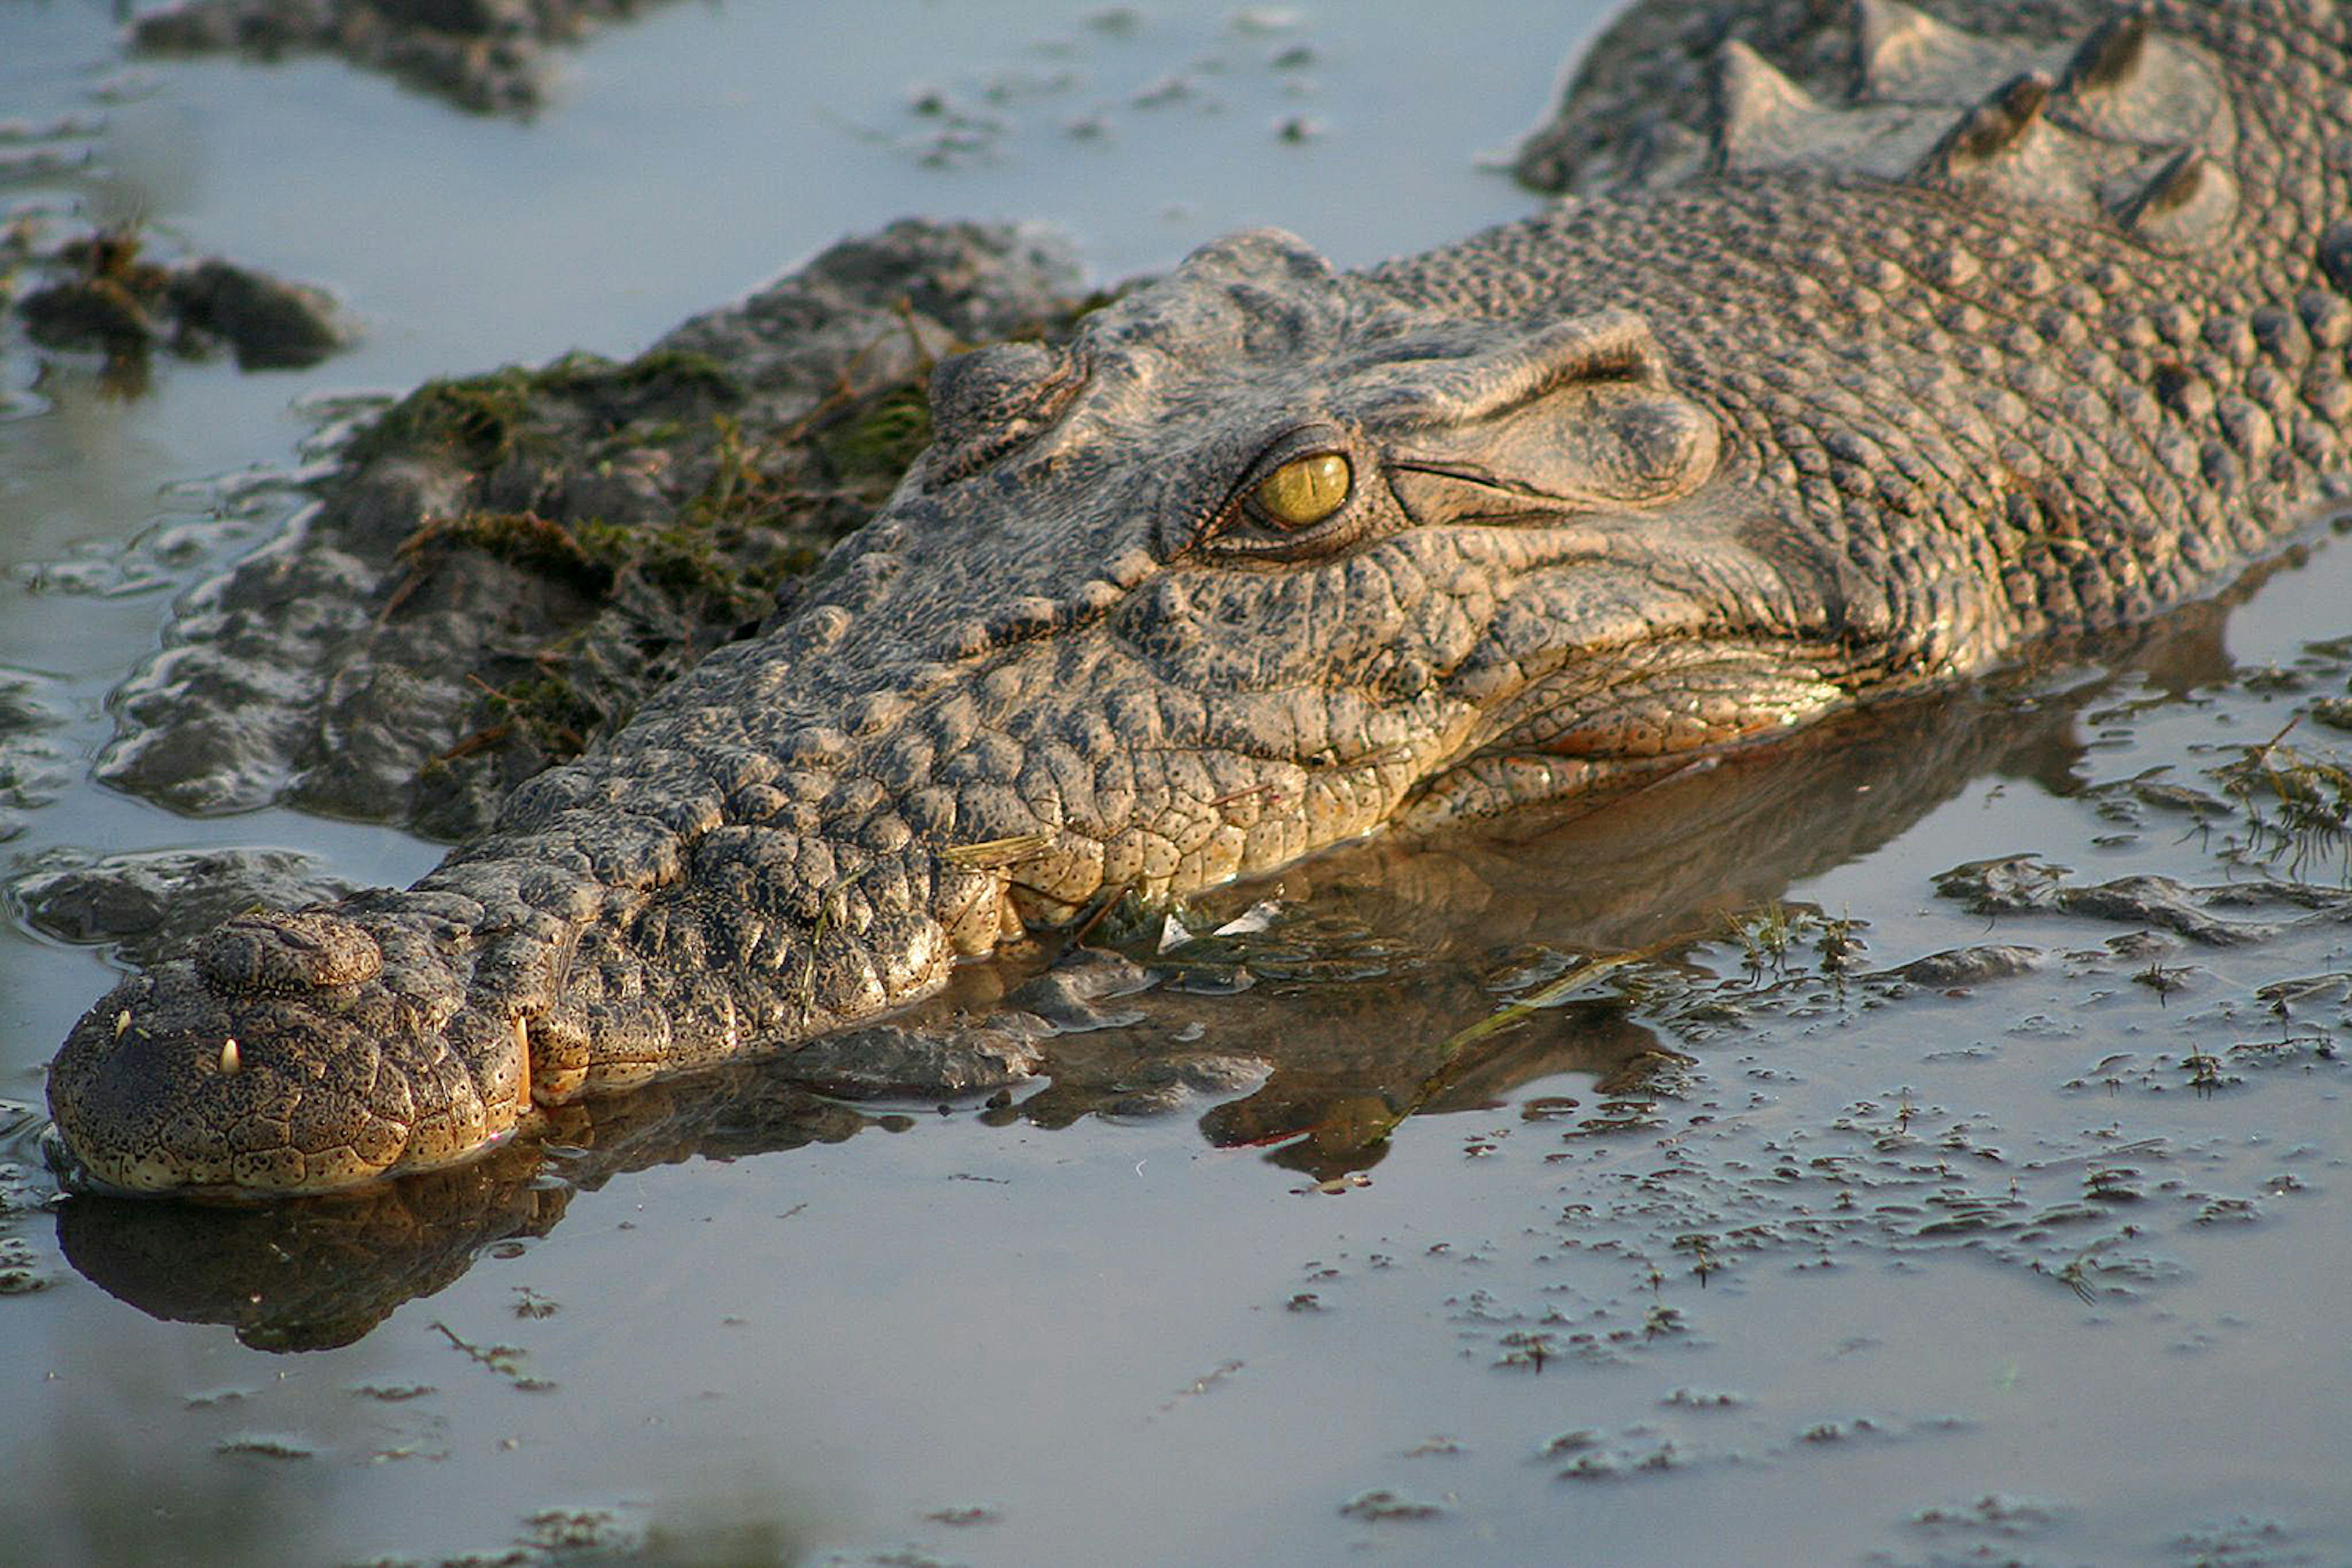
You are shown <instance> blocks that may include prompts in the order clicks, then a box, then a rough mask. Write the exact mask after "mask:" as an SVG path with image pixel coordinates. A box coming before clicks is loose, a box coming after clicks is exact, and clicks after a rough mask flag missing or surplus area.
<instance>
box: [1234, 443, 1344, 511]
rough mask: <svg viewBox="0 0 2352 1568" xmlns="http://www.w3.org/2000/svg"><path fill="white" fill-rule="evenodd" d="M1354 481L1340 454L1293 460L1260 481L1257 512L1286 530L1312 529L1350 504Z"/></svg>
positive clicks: (1317, 454) (1331, 453)
mask: <svg viewBox="0 0 2352 1568" xmlns="http://www.w3.org/2000/svg"><path fill="white" fill-rule="evenodd" d="M1354 478H1355V476H1354V473H1353V471H1352V470H1351V469H1350V468H1349V466H1348V459H1347V458H1344V457H1341V456H1340V455H1339V453H1337V452H1317V453H1314V454H1312V455H1311V456H1308V457H1304V458H1292V459H1291V460H1290V461H1288V462H1286V463H1285V464H1283V465H1282V467H1280V468H1276V469H1275V470H1274V472H1272V473H1270V474H1268V475H1266V477H1265V478H1264V479H1260V480H1259V481H1258V485H1257V506H1258V510H1260V511H1262V512H1264V513H1265V518H1266V521H1269V522H1272V523H1276V524H1277V525H1279V526H1281V527H1283V528H1307V527H1311V526H1313V525H1314V524H1316V523H1318V522H1321V521H1323V520H1324V519H1325V518H1327V517H1329V516H1330V515H1331V514H1332V513H1333V512H1335V511H1338V510H1339V509H1340V508H1341V507H1343V506H1345V505H1347V504H1348V489H1349V485H1350V484H1352V483H1353V482H1354Z"/></svg>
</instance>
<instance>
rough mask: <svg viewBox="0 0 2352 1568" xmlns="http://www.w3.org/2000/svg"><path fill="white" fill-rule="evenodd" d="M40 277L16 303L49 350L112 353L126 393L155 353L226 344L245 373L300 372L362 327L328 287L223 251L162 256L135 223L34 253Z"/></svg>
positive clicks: (186, 352) (137, 385)
mask: <svg viewBox="0 0 2352 1568" xmlns="http://www.w3.org/2000/svg"><path fill="white" fill-rule="evenodd" d="M30 265H31V268H32V269H33V270H34V271H35V273H36V275H37V277H38V278H39V279H40V281H38V282H37V283H36V284H35V285H34V286H33V287H31V288H29V289H26V291H25V293H24V295H23V297H22V298H21V299H20V300H17V302H16V312H17V314H18V316H19V317H21V318H22V320H23V321H24V323H25V331H26V334H27V335H28V336H29V337H31V339H32V340H33V341H34V342H37V343H39V344H41V345H42V346H43V347H45V348H51V349H63V350H69V351H71V350H87V351H94V352H96V353H101V354H103V355H105V356H106V359H107V362H108V367H109V376H110V384H113V385H114V386H115V388H116V389H117V390H119V391H122V392H126V393H130V392H137V391H139V390H141V389H142V387H143V386H144V384H145V380H146V372H147V363H148V360H149V358H150V357H151V356H152V354H154V353H157V352H159V351H162V352H168V353H173V354H175V355H178V356H179V357H181V358H184V359H205V358H209V357H211V356H212V355H213V354H215V353H220V352H222V351H223V350H226V351H227V352H228V353H232V354H234V355H235V356H236V363H237V368H238V369H240V370H299V369H303V368H306V367H308V366H310V365H314V364H317V363H319V362H320V361H321V360H323V359H325V358H327V357H328V356H329V355H330V354H332V353H336V352H337V351H338V350H340V349H343V348H346V347H348V346H350V344H351V343H352V341H353V338H354V332H353V331H352V327H351V325H350V323H349V322H347V321H345V320H344V319H343V317H342V315H341V312H340V311H339V310H337V308H336V305H335V302H334V300H332V299H331V297H330V296H329V295H328V294H327V293H326V291H325V290H323V289H315V288H312V287H310V285H308V284H303V283H291V282H288V281H287V280H285V279H281V278H275V277H272V276H271V275H270V274H268V273H267V272H262V271H258V270H257V269H255V268H247V267H240V266H237V265H236V264H235V263H233V262H229V261H224V260H222V259H221V258H218V257H205V258H195V259H188V260H180V261H172V262H158V261H155V260H152V259H151V258H149V257H148V256H147V255H146V253H145V248H144V246H143V245H142V240H141V237H139V236H138V235H137V234H136V233H133V232H131V231H130V230H128V229H100V230H98V231H96V232H94V233H91V234H89V235H86V236H82V237H78V238H74V239H70V240H68V241H67V242H65V243H64V244H62V245H59V246H58V247H56V248H55V249H54V250H52V251H50V252H48V253H47V255H45V256H37V257H33V258H30Z"/></svg>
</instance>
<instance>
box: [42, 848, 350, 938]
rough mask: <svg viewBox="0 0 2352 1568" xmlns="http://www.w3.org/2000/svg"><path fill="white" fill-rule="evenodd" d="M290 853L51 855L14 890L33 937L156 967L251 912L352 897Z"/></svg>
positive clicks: (59, 851) (171, 851) (198, 851)
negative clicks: (107, 950)
mask: <svg viewBox="0 0 2352 1568" xmlns="http://www.w3.org/2000/svg"><path fill="white" fill-rule="evenodd" d="M353 890H354V889H353V888H352V885H351V884H350V883H348V882H345V881H342V880H341V879H338V878H335V877H331V876H329V875H327V874H326V873H324V872H323V871H321V870H320V868H319V866H318V864H317V862H315V861H314V860H312V859H311V858H310V857H309V856H307V855H302V854H298V853H297V852H295V851H293V850H290V849H176V850H174V849H167V850H155V851H149V852H144V853H136V854H128V855H106V856H98V857H92V856H89V855H87V854H83V853H81V852H79V851H76V850H69V849H53V850H50V851H48V852H47V853H46V854H42V855H38V856H36V857H34V858H33V859H32V860H31V861H29V862H28V863H27V865H26V868H25V869H24V870H22V871H20V872H19V873H18V874H17V875H16V877H15V878H14V879H12V880H11V882H10V883H9V887H8V894H9V897H10V898H11V899H12V900H14V901H15V902H16V905H17V906H18V907H19V908H20V909H21V910H23V911H24V915H25V920H26V923H27V924H29V925H31V926H32V927H33V929H34V930H36V931H41V932H43V933H44V934H46V935H48V936H53V937H56V938H58V940H59V941H62V942H85V943H92V944H100V945H105V946H109V947H111V948H113V949H114V950H115V952H116V955H117V956H118V957H120V958H121V959H123V960H124V961H125V962H127V963H142V964H143V963H153V962H155V961H156V960H157V959H159V958H162V957H163V956H164V955H165V954H167V953H169V952H172V951H173V950H174V949H175V948H180V947H184V946H185V945H186V944H187V943H188V942H191V941H193V940H194V938H196V937H197V936H200V935H202V934H203V933H204V932H205V931H210V930H211V929H212V928H213V927H215V926H216V925H218V924H220V923H221V922H222V921H226V920H227V919H228V918H230V917H231V916H233V915H237V914H242V913H244V912H245V911H247V910H254V909H271V910H299V909H302V908H304V907H306V906H308V905H310V904H313V903H321V902H325V901H328V900H333V899H339V898H341V897H342V896H343V895H345V894H347V893H350V892H352V891H353Z"/></svg>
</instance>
